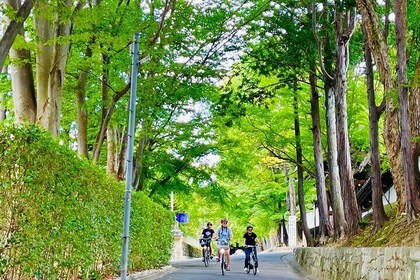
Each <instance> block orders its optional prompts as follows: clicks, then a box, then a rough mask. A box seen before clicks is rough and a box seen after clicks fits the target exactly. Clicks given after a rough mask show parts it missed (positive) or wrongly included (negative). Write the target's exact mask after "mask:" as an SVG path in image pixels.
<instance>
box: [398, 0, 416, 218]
mask: <svg viewBox="0 0 420 280" xmlns="http://www.w3.org/2000/svg"><path fill="white" fill-rule="evenodd" d="M394 11H395V33H396V39H397V85H398V86H397V87H398V98H399V112H400V128H401V153H402V157H403V178H404V188H405V194H406V214H407V221H408V222H411V221H413V220H414V219H416V218H417V217H418V215H419V213H420V197H419V191H418V188H417V186H416V184H415V178H414V162H413V153H412V152H413V151H412V147H411V128H410V117H409V112H408V109H409V104H408V100H409V99H408V90H407V83H408V81H407V50H406V47H407V2H406V0H395V1H394Z"/></svg>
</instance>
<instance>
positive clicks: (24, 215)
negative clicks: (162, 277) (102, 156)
mask: <svg viewBox="0 0 420 280" xmlns="http://www.w3.org/2000/svg"><path fill="white" fill-rule="evenodd" d="M0 157H1V161H0V233H1V239H0V240H1V243H0V278H1V279H32V278H37V279H101V278H104V277H105V276H116V275H118V274H119V271H120V268H121V235H122V224H123V202H124V199H123V196H124V184H122V183H121V182H118V181H116V180H115V179H113V178H111V177H110V176H109V175H107V174H106V172H105V171H104V170H103V169H102V168H100V167H99V166H95V165H91V164H89V163H88V162H87V161H86V160H83V159H80V158H79V157H78V156H77V155H76V154H75V153H74V151H71V150H70V149H68V147H66V146H63V145H60V144H59V143H58V141H56V140H53V139H52V138H51V136H50V134H49V133H47V132H45V131H43V130H41V129H39V128H37V127H35V126H25V127H24V128H16V127H14V126H8V125H6V126H5V125H1V124H0ZM132 199H133V200H135V201H136V203H135V204H134V205H133V209H132V215H131V220H132V223H131V232H130V233H131V235H130V266H129V267H130V270H144V269H150V268H154V267H160V266H163V265H166V264H167V263H168V261H169V259H170V257H171V244H172V234H171V227H172V222H173V218H172V217H173V216H172V215H171V213H170V212H169V211H168V210H166V209H164V208H163V207H161V206H160V205H158V204H156V203H154V202H152V201H151V200H150V199H149V198H147V197H145V196H144V194H142V193H134V194H133V197H132Z"/></svg>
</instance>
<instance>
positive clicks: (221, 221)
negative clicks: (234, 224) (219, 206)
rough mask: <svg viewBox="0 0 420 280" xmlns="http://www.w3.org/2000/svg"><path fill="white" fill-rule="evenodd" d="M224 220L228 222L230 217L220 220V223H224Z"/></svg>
mask: <svg viewBox="0 0 420 280" xmlns="http://www.w3.org/2000/svg"><path fill="white" fill-rule="evenodd" d="M223 222H226V223H227V222H228V219H226V218H223V219H221V220H220V223H223Z"/></svg>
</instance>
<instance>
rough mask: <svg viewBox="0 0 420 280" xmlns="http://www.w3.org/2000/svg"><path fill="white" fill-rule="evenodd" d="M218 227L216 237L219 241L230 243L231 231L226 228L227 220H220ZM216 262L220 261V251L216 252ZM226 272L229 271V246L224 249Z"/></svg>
mask: <svg viewBox="0 0 420 280" xmlns="http://www.w3.org/2000/svg"><path fill="white" fill-rule="evenodd" d="M220 223H221V225H220V227H219V228H218V229H217V232H216V237H217V239H218V240H219V242H220V241H225V242H228V244H229V243H230V241H231V240H232V238H233V234H232V230H231V229H230V228H228V226H227V224H228V220H227V219H226V218H223V219H221V220H220ZM216 261H220V249H218V250H217V257H216ZM226 271H230V249H229V246H228V248H227V249H226Z"/></svg>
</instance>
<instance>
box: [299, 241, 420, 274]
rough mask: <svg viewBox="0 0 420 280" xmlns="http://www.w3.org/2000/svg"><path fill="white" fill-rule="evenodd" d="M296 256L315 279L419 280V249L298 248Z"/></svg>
mask: <svg viewBox="0 0 420 280" xmlns="http://www.w3.org/2000/svg"><path fill="white" fill-rule="evenodd" d="M293 253H294V255H295V257H296V260H297V262H298V263H299V265H300V266H301V267H302V268H303V269H304V270H305V271H306V272H307V273H308V274H309V275H312V276H313V278H314V279H320V280H322V279H329V280H335V279H336V280H342V279H345V280H353V279H354V280H356V279H357V280H361V279H366V280H397V279H401V280H409V279H411V280H418V279H420V248H418V247H417V248H416V247H388V248H373V247H372V248H296V249H295V250H294V252H293Z"/></svg>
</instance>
